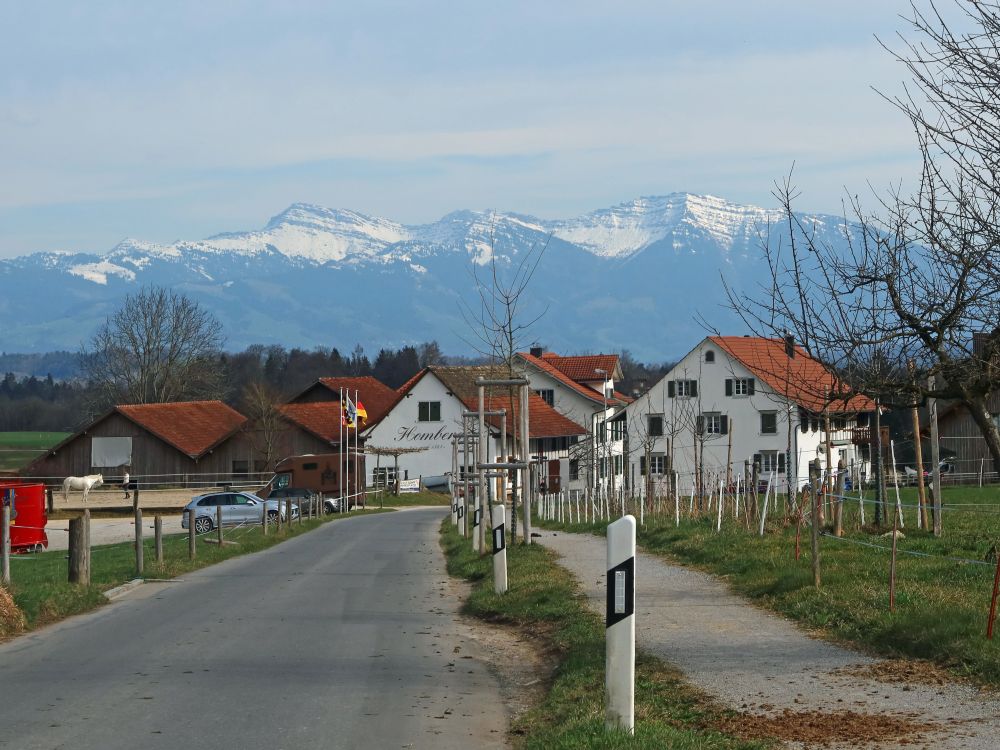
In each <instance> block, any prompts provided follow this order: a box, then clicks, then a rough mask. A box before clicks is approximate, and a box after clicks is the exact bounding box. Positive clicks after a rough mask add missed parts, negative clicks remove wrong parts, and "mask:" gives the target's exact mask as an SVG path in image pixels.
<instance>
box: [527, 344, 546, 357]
mask: <svg viewBox="0 0 1000 750" xmlns="http://www.w3.org/2000/svg"><path fill="white" fill-rule="evenodd" d="M544 351H545V347H544V346H533V347H531V349H529V350H528V353H529V354H530V355H531V356H532V357H541V356H542V353H543V352H544Z"/></svg>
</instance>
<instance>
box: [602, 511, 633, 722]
mask: <svg viewBox="0 0 1000 750" xmlns="http://www.w3.org/2000/svg"><path fill="white" fill-rule="evenodd" d="M605 627H606V628H607V630H606V631H605V633H606V634H605V639H606V649H607V651H606V656H605V662H604V665H605V666H604V668H605V675H604V692H605V700H606V702H607V706H606V709H605V719H604V723H605V726H606V727H607V728H608V729H615V730H623V731H625V732H626V733H628V734H634V732H635V517H634V516H630V515H629V516H624V517H622V518H619V519H618V520H617V521H615V522H614V523H613V524H611V525H610V526H608V602H607V617H606V618H605Z"/></svg>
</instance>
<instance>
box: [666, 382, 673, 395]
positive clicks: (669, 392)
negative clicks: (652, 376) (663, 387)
mask: <svg viewBox="0 0 1000 750" xmlns="http://www.w3.org/2000/svg"><path fill="white" fill-rule="evenodd" d="M667 397H668V398H673V397H674V381H673V380H668V381H667Z"/></svg>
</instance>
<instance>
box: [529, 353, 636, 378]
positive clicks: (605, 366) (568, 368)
mask: <svg viewBox="0 0 1000 750" xmlns="http://www.w3.org/2000/svg"><path fill="white" fill-rule="evenodd" d="M539 359H542V360H544V361H545V362H547V363H549V364H550V365H552V366H553V367H555V368H556V369H557V370H559V372H561V373H563V375H565V376H566V377H568V378H570V379H572V380H575V381H576V382H578V383H594V382H601V381H603V380H605V379H610V380H614V379H620V378H621V377H622V371H621V367H620V366H619V363H618V355H617V354H583V355H576V356H569V357H563V356H560V355H558V354H554V353H552V352H545V353H544V354H542V356H541V357H540V358H539ZM598 370H603V373H601V372H598Z"/></svg>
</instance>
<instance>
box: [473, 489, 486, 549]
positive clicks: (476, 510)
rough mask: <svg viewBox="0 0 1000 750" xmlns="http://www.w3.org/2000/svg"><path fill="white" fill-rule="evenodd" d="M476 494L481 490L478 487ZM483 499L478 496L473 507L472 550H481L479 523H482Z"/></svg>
mask: <svg viewBox="0 0 1000 750" xmlns="http://www.w3.org/2000/svg"><path fill="white" fill-rule="evenodd" d="M476 495H479V490H478V488H477V490H476ZM482 503H483V500H482V498H480V497H476V502H475V505H474V506H473V509H472V551H473V552H479V550H480V547H479V525H480V524H481V523H482V515H483V509H482Z"/></svg>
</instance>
